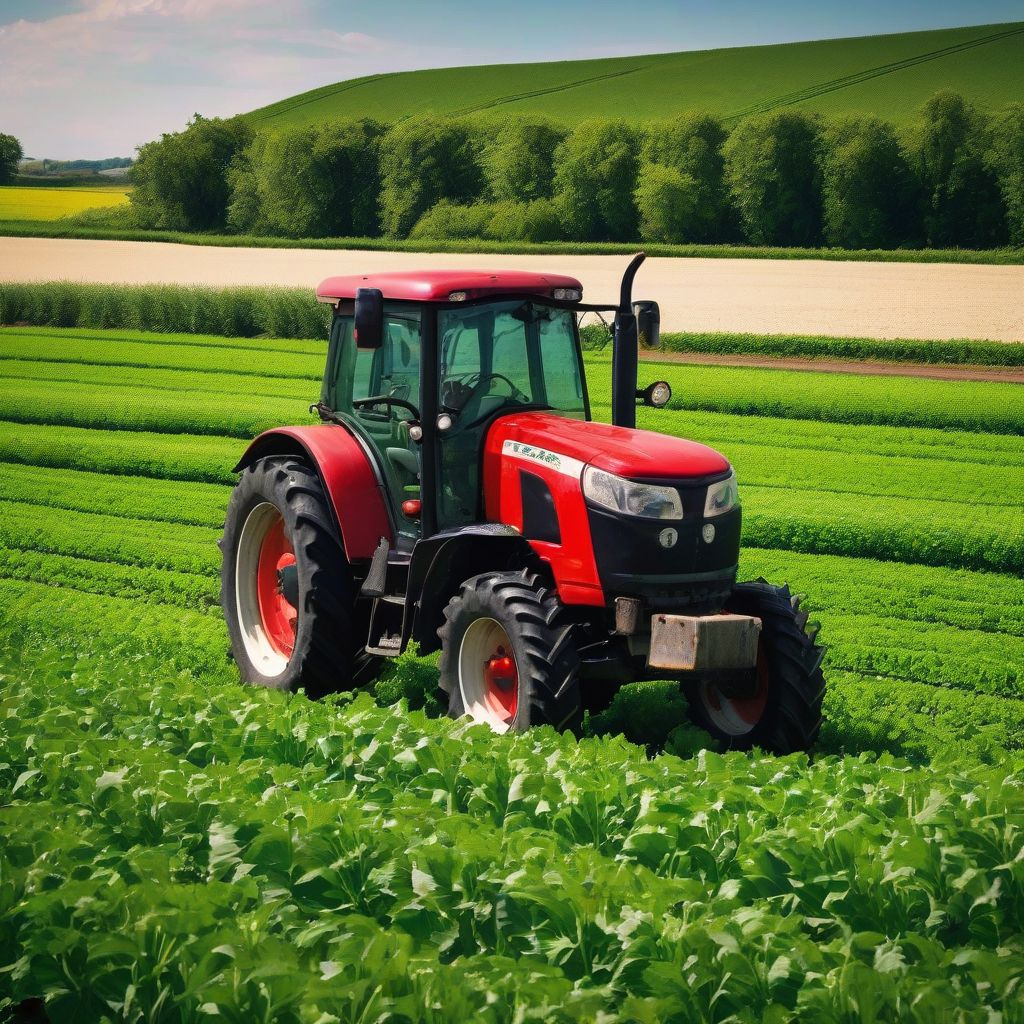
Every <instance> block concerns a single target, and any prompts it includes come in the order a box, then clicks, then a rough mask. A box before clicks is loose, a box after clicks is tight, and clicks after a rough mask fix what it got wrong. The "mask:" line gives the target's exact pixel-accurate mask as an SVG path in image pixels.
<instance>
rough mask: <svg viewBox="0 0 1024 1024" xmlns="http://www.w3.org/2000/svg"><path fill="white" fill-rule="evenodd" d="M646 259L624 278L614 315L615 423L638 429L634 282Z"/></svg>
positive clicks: (631, 267)
mask: <svg viewBox="0 0 1024 1024" xmlns="http://www.w3.org/2000/svg"><path fill="white" fill-rule="evenodd" d="M646 258H647V256H646V255H645V254H644V253H642V252H639V253H637V254H636V255H635V256H634V257H633V259H632V260H631V261H630V263H629V266H628V267H626V272H625V273H624V274H623V275H622V289H621V291H620V293H619V308H618V309H617V310H616V311H615V332H614V336H613V340H612V423H614V424H615V426H617V427H635V426H636V375H637V360H638V355H637V350H638V342H637V331H636V316H635V315H634V314H633V278H635V277H636V272H637V271H638V270H639V269H640V264H641V263H643V261H644V260H645V259H646Z"/></svg>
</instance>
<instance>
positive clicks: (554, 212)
mask: <svg viewBox="0 0 1024 1024" xmlns="http://www.w3.org/2000/svg"><path fill="white" fill-rule="evenodd" d="M484 237H485V238H496V239H500V240H501V241H503V242H512V241H515V242H558V241H561V240H562V239H564V238H565V232H564V230H563V229H562V223H561V221H560V220H559V217H558V208H557V206H556V205H555V202H554V200H553V199H534V200H533V201H532V202H529V203H513V202H503V203H494V204H493V206H492V212H491V219H490V221H489V223H488V224H487V227H486V228H485V229H484Z"/></svg>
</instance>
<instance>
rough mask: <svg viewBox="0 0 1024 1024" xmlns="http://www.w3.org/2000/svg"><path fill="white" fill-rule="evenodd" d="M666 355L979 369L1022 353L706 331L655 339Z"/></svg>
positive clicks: (1021, 358)
mask: <svg viewBox="0 0 1024 1024" xmlns="http://www.w3.org/2000/svg"><path fill="white" fill-rule="evenodd" d="M661 345H662V348H663V349H664V350H665V351H666V352H710V353H714V354H716V355H725V354H730V353H742V354H745V355H756V356H759V357H761V358H764V357H765V356H798V357H803V358H811V359H815V358H817V359H856V360H863V359H871V360H891V361H893V362H898V363H938V364H942V363H946V364H950V363H954V364H955V363H961V364H968V365H975V366H978V365H982V366H1021V365H1024V349H1021V347H1020V346H1019V345H1007V344H1006V342H1003V341H973V340H963V341H938V340H935V341H932V340H922V339H914V338H894V339H887V338H831V337H825V336H822V335H805V334H723V333H706V332H697V331H692V332H686V333H675V332H672V333H668V332H663V333H662V335H661Z"/></svg>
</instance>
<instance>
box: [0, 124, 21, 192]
mask: <svg viewBox="0 0 1024 1024" xmlns="http://www.w3.org/2000/svg"><path fill="white" fill-rule="evenodd" d="M24 155H25V154H24V153H23V152H22V150H21V143H20V142H19V141H18V140H17V139H16V138H15V137H14V136H13V135H4V134H2V133H0V185H9V184H10V183H11V181H12V180H13V179H14V176H15V175H16V174H17V173H18V164H19V163H20V162H21V158H22V157H23V156H24Z"/></svg>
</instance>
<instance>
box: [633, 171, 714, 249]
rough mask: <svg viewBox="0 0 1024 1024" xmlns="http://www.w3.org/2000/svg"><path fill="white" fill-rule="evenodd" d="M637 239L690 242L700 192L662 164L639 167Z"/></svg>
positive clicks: (685, 177) (691, 181)
mask: <svg viewBox="0 0 1024 1024" xmlns="http://www.w3.org/2000/svg"><path fill="white" fill-rule="evenodd" d="M636 206H637V209H638V210H639V211H640V236H641V237H642V238H644V239H646V240H649V241H652V242H688V241H693V240H694V239H693V232H692V229H693V223H694V221H695V220H696V218H697V210H698V208H699V206H700V189H699V187H698V185H697V182H696V181H695V180H694V179H693V178H692V177H691V176H690V175H689V174H684V173H682V172H681V171H678V170H676V168H674V167H666V166H665V165H664V164H643V165H642V166H641V167H640V177H639V179H638V183H637V189H636Z"/></svg>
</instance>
